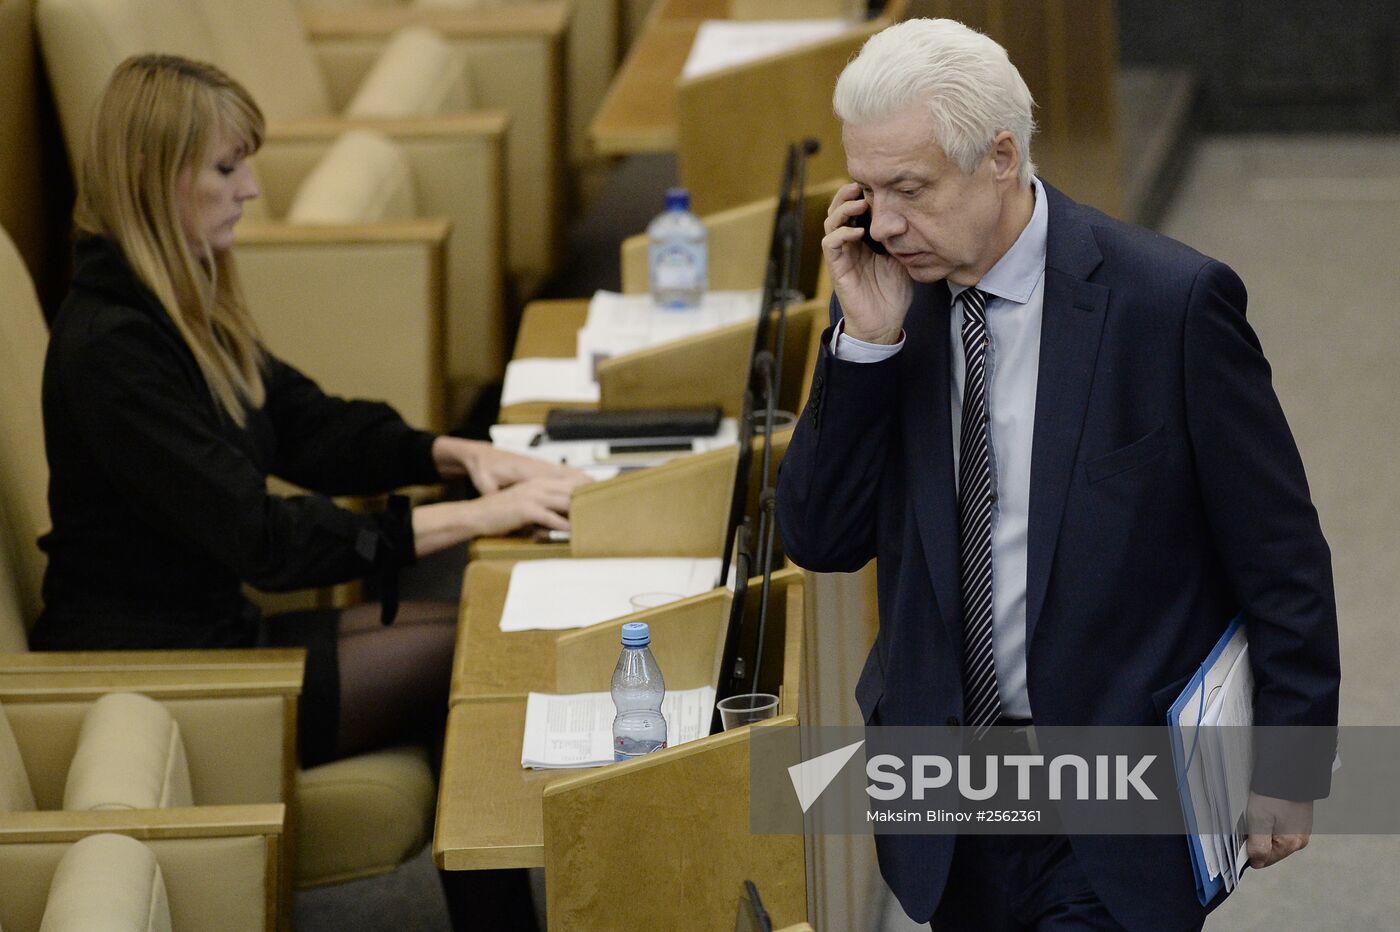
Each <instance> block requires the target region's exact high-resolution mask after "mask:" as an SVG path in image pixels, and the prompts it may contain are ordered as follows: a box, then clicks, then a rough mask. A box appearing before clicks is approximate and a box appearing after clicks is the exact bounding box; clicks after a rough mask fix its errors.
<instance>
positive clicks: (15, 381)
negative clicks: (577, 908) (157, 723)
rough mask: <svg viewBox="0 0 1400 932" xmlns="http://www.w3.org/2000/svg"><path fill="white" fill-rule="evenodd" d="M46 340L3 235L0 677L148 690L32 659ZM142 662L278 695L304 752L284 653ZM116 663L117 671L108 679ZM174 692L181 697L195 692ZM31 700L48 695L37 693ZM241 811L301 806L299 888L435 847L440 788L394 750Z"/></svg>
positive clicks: (319, 771) (95, 658)
mask: <svg viewBox="0 0 1400 932" xmlns="http://www.w3.org/2000/svg"><path fill="white" fill-rule="evenodd" d="M46 342H47V334H46V333H45V330H44V324H43V318H42V316H41V315H40V312H39V306H38V302H37V301H36V300H35V298H34V293H33V289H32V288H31V287H30V285H29V279H28V276H27V275H26V273H25V270H24V266H23V263H22V262H21V261H20V259H19V255H18V254H17V253H16V251H15V249H14V246H13V244H11V242H10V241H9V238H8V237H7V236H5V235H4V234H3V232H0V372H4V373H5V391H3V392H0V679H3V675H4V674H5V672H6V671H21V672H24V673H25V675H26V676H31V677H32V676H37V675H38V674H39V673H40V672H50V671H51V668H56V669H57V670H58V671H62V670H64V669H67V670H68V671H69V673H68V675H71V676H73V677H76V681H73V682H69V681H64V682H65V684H66V685H64V686H63V687H62V688H63V690H66V691H68V692H74V691H76V692H82V691H83V690H87V691H88V692H89V693H92V692H100V691H103V688H104V687H105V688H106V689H110V688H111V686H110V684H111V683H112V681H113V679H114V678H118V677H119V675H120V676H125V677H127V678H128V679H127V682H128V688H132V689H136V690H137V691H142V692H149V689H147V688H146V687H145V686H142V685H140V681H139V678H135V677H136V673H135V672H127V673H122V672H120V668H121V658H123V657H126V656H127V655H124V654H117V655H110V654H108V655H104V654H74V655H60V654H44V655H38V654H33V655H31V654H27V653H25V650H26V630H27V628H28V626H30V625H32V624H33V622H34V620H35V618H37V616H38V613H39V607H40V604H41V601H40V586H41V584H42V581H43V572H44V564H43V554H42V553H41V552H40V550H39V548H38V547H37V546H36V545H35V541H36V540H37V539H38V537H39V536H40V535H41V534H43V533H44V532H45V531H46V530H47V528H48V526H49V522H48V508H47V488H48V469H47V466H46V465H45V463H46V461H45V455H44V448H43V425H42V418H41V409H40V391H39V386H40V379H41V374H42V370H43V358H44V347H45V344H46ZM3 652H10V653H3ZM260 658H261V659H260ZM132 662H133V663H135V664H137V666H138V667H141V666H142V665H160V664H161V663H162V662H169V663H172V664H177V665H178V664H180V663H184V664H186V665H192V666H193V667H194V668H196V670H198V669H200V668H202V669H204V670H205V671H206V672H205V677H206V678H207V679H211V680H218V679H220V678H221V677H222V678H225V679H229V678H231V683H230V685H229V689H230V690H231V691H232V692H233V693H238V690H237V689H235V688H234V687H236V686H237V685H238V684H239V683H244V684H245V687H246V691H247V692H248V693H249V694H250V695H249V696H248V697H247V698H248V701H250V702H251V701H252V700H253V698H254V697H256V696H262V697H264V698H267V697H270V696H271V697H276V698H277V701H278V703H279V704H277V705H276V709H278V710H279V711H278V712H277V715H278V716H279V718H278V719H277V721H278V722H280V724H278V725H277V727H276V729H275V731H271V732H269V733H271V734H275V735H276V736H277V738H278V740H279V741H282V742H283V743H285V744H286V746H287V747H288V748H292V747H294V746H295V744H294V740H293V738H292V737H289V736H291V735H294V732H295V695H296V694H298V693H299V692H300V672H299V669H298V671H297V674H296V677H295V689H294V690H293V691H292V692H291V693H290V696H291V698H288V692H287V687H286V684H285V683H284V682H281V680H280V679H278V678H279V677H282V675H283V674H282V672H281V671H282V670H283V669H284V668H285V664H286V663H287V660H286V652H285V651H284V652H278V651H218V652H212V653H211V652H171V653H156V654H146V655H136V656H135V657H134V658H133V660H132ZM225 664H227V666H225ZM114 665H115V666H116V667H117V672H112V671H111V669H110V668H111V667H113V666H114ZM274 674H276V675H275V676H274ZM16 675H18V674H16ZM55 675H56V674H55ZM162 675H163V676H166V675H168V676H171V677H174V676H175V674H173V673H171V674H162ZM85 677H87V679H85ZM26 682H28V681H26ZM279 684H280V685H279ZM44 688H54V687H44ZM171 688H172V689H175V690H176V691H177V692H179V691H180V690H181V689H185V688H187V687H184V686H180V687H171ZM188 688H192V687H188ZM279 690H280V691H279ZM24 692H25V693H26V694H38V693H42V689H41V688H40V687H38V686H28V687H25V690H24ZM0 695H3V691H0ZM267 714H269V715H271V714H273V713H272V712H271V711H269V712H267ZM264 725H265V726H266V727H267V728H271V725H270V724H268V723H266V722H265V723H264ZM187 731H188V729H187ZM186 740H187V743H188V741H189V740H190V738H189V736H188V734H187V737H186ZM199 780H200V778H199V777H196V783H197V784H198V782H199ZM238 801H241V802H269V803H283V802H285V803H289V804H291V809H292V821H293V824H294V833H295V835H296V838H297V846H298V847H297V854H296V857H295V864H296V879H297V883H298V884H299V885H302V886H315V885H317V884H324V883H334V882H338V881H341V880H348V879H352V878H355V877H362V876H370V875H373V874H377V873H384V872H387V871H390V870H393V869H394V868H395V867H397V866H398V865H399V864H401V863H402V862H403V861H404V860H406V859H407V858H408V857H410V856H411V855H413V854H414V853H415V852H417V851H418V850H419V849H421V848H422V846H423V845H424V844H426V843H427V839H428V831H429V825H430V822H431V816H432V812H433V801H434V779H433V773H432V771H431V769H430V768H429V765H428V761H427V756H426V754H425V753H424V752H423V751H422V749H419V748H396V749H391V750H386V751H380V752H376V753H374V754H366V755H362V756H359V757H353V758H347V759H345V760H341V761H335V762H333V763H330V764H325V765H322V766H320V767H315V768H312V769H310V770H304V771H296V772H295V774H293V773H292V771H291V768H290V766H289V767H288V773H287V777H286V779H285V780H283V781H282V783H281V784H279V785H278V786H276V787H275V788H273V787H266V788H265V792H260V793H259V794H258V795H255V796H252V797H242V798H240V799H238Z"/></svg>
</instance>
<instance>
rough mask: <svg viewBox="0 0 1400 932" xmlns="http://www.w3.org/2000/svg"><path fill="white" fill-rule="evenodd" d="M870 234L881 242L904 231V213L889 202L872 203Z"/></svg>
mask: <svg viewBox="0 0 1400 932" xmlns="http://www.w3.org/2000/svg"><path fill="white" fill-rule="evenodd" d="M869 209H870V212H871V213H870V235H871V236H872V237H874V238H875V239H877V240H879V241H880V242H882V243H883V242H884V241H885V240H887V239H891V238H892V237H896V236H898V235H899V234H901V233H903V232H904V227H905V221H904V215H903V213H901V212H900V211H899V210H897V209H895V208H894V207H892V206H890V205H888V204H881V205H878V206H877V205H876V204H875V203H873V202H872V203H871V205H870V208H869Z"/></svg>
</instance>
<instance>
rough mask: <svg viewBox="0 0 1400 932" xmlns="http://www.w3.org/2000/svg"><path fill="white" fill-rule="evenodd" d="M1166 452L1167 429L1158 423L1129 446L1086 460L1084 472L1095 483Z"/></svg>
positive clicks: (1139, 465)
mask: <svg viewBox="0 0 1400 932" xmlns="http://www.w3.org/2000/svg"><path fill="white" fill-rule="evenodd" d="M1166 452H1167V435H1166V430H1165V428H1164V427H1163V425H1161V424H1158V425H1157V427H1156V428H1154V429H1153V430H1151V431H1148V432H1147V433H1146V434H1145V435H1143V436H1142V437H1139V438H1138V439H1137V440H1134V441H1133V442H1132V443H1130V444H1128V445H1127V446H1125V447H1119V448H1118V449H1116V450H1113V451H1112V452H1110V453H1105V454H1104V455H1102V456H1096V457H1094V458H1093V459H1091V460H1089V461H1088V462H1086V463H1085V464H1084V474H1085V476H1086V477H1088V479H1089V484H1090V485H1093V484H1094V483H1096V482H1102V481H1103V480H1105V479H1108V478H1110V477H1111V476H1117V475H1119V474H1121V473H1125V472H1127V471H1128V470H1130V469H1137V468H1139V467H1141V466H1146V465H1147V464H1148V463H1150V462H1152V461H1153V460H1155V459H1157V458H1158V457H1160V456H1161V455H1162V454H1164V453H1166Z"/></svg>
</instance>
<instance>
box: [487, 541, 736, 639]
mask: <svg viewBox="0 0 1400 932" xmlns="http://www.w3.org/2000/svg"><path fill="white" fill-rule="evenodd" d="M719 567H720V560H719V558H718V557H713V558H711V557H635V558H633V557H615V558H614V557H610V558H602V559H592V560H523V561H521V562H519V563H517V564H515V566H514V568H512V570H511V573H510V586H509V588H507V590H506V604H505V608H504V610H503V611H502V612H501V630H502V631H532V630H539V629H545V630H550V631H559V630H563V629H566V628H582V627H584V626H585V625H592V624H597V623H598V622H600V621H607V620H608V619H610V618H621V617H622V616H623V615H630V614H632V612H634V611H636V609H634V608H633V607H632V603H631V599H632V597H633V596H636V595H642V594H643V593H658V592H662V593H675V595H676V597H677V598H678V599H679V598H684V597H686V596H692V595H699V594H700V593H702V592H709V591H710V590H711V589H713V588H714V586H715V580H716V579H718V578H719ZM620 649H621V648H620V647H619V650H620Z"/></svg>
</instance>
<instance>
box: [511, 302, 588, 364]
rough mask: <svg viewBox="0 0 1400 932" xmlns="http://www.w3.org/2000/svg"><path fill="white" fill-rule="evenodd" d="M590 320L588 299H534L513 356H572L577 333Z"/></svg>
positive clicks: (521, 325) (527, 310)
mask: <svg viewBox="0 0 1400 932" xmlns="http://www.w3.org/2000/svg"><path fill="white" fill-rule="evenodd" d="M587 319H588V299H587V298H570V299H568V300H563V301H531V302H530V303H529V304H527V305H525V313H524V316H522V317H521V319H520V332H519V335H518V336H516V338H515V352H514V354H512V357H511V358H512V359H532V358H538V357H544V358H558V357H564V356H572V355H574V353H575V352H576V351H577V348H578V332H579V330H580V328H582V327H583V323H584V321H585V320H587Z"/></svg>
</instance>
